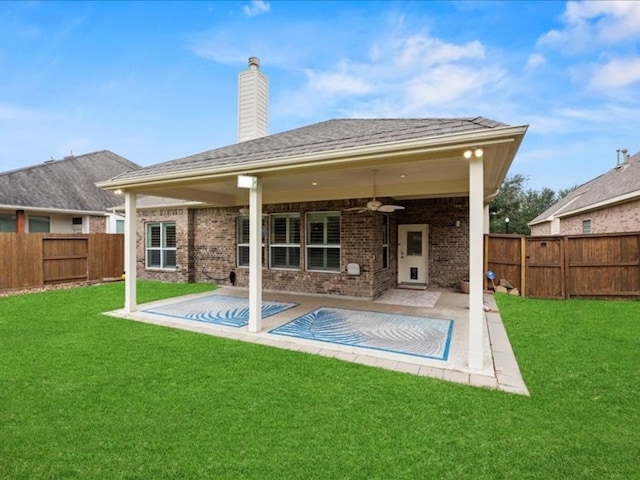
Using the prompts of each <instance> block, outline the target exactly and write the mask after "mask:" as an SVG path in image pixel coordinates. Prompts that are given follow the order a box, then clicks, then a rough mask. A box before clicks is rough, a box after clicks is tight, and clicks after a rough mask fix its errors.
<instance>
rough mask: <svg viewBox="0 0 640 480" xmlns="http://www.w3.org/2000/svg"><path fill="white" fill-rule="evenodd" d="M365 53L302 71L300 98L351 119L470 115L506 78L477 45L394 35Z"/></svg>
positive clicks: (477, 42)
mask: <svg viewBox="0 0 640 480" xmlns="http://www.w3.org/2000/svg"><path fill="white" fill-rule="evenodd" d="M363 50H366V57H364V58H362V59H360V58H358V59H348V60H342V61H340V62H339V63H338V64H337V65H334V66H331V65H330V66H328V67H326V68H324V69H321V68H316V69H314V70H313V71H306V72H305V73H306V74H307V79H308V82H307V84H306V85H305V86H304V87H303V90H304V93H300V94H299V95H300V96H308V97H310V98H316V99H317V101H318V102H321V103H322V107H323V108H325V109H327V110H331V109H334V110H338V111H340V112H341V113H342V114H344V115H349V116H357V117H371V116H382V117H389V116H421V115H424V114H425V112H429V113H430V114H431V113H432V112H433V111H434V110H436V109H446V110H447V111H449V112H452V111H459V110H462V109H466V110H467V111H469V110H471V107H470V106H471V105H472V104H475V106H477V105H478V99H479V98H480V96H481V95H486V93H487V90H494V87H495V86H496V85H499V84H501V83H502V82H503V81H504V79H505V72H504V70H503V69H501V68H500V67H498V66H496V65H493V64H492V63H491V62H487V61H486V60H485V57H486V52H485V48H484V46H483V45H482V44H481V43H480V42H479V41H477V40H476V41H471V42H468V43H463V44H455V43H450V42H445V41H443V40H441V39H439V38H435V37H431V36H429V35H426V34H424V33H418V34H410V35H404V36H403V35H400V34H399V33H398V32H396V33H395V34H392V35H391V36H390V37H387V38H384V39H379V40H378V41H376V42H375V43H374V44H372V45H370V46H369V47H365V49H363ZM356 55H357V52H356ZM316 110H317V109H313V111H314V112H315V111H316ZM308 111H309V110H304V109H301V110H300V114H303V113H304V112H308Z"/></svg>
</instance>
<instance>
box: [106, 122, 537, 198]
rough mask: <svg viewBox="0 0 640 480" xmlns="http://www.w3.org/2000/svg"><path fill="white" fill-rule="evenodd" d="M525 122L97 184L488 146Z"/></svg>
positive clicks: (510, 136) (123, 185)
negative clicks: (488, 128) (509, 125)
mask: <svg viewBox="0 0 640 480" xmlns="http://www.w3.org/2000/svg"><path fill="white" fill-rule="evenodd" d="M527 128H528V126H527V125H521V126H516V127H504V128H495V129H492V130H482V131H480V132H478V131H474V132H466V133H462V134H455V135H447V136H440V137H430V138H426V139H425V138H422V139H417V140H416V139H412V140H403V141H399V142H390V143H383V144H375V145H366V146H362V147H351V148H345V149H341V150H333V151H328V152H315V153H309V154H306V155H296V156H289V157H280V158H276V159H271V160H267V161H260V162H254V163H246V164H242V165H226V166H219V167H213V168H212V167H208V168H205V169H202V170H195V171H194V170H189V171H186V172H176V173H174V174H171V173H169V174H164V175H162V174H160V175H154V176H152V177H146V178H143V179H139V178H134V179H131V180H125V181H118V180H113V181H111V180H108V181H106V182H99V183H96V185H97V186H98V187H100V188H104V189H106V190H118V189H129V190H131V189H136V188H139V187H143V186H149V185H170V184H174V183H180V182H183V181H185V180H187V179H188V180H189V181H193V180H195V179H201V180H206V179H214V178H224V177H231V176H236V175H243V174H257V173H261V172H273V171H278V170H294V169H296V168H301V167H313V166H314V165H315V164H320V165H322V166H327V165H336V164H340V163H354V162H358V161H366V160H372V159H376V158H377V159H380V158H384V157H392V156H393V157H397V156H398V155H399V154H400V155H414V154H417V153H437V152H445V151H451V150H455V149H460V150H464V149H468V148H473V147H478V146H488V145H496V144H503V143H511V142H516V140H517V137H519V136H522V135H524V134H525V133H526V131H527Z"/></svg>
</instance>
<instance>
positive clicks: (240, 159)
mask: <svg viewBox="0 0 640 480" xmlns="http://www.w3.org/2000/svg"><path fill="white" fill-rule="evenodd" d="M252 60H254V62H253V63H252ZM261 75H262V74H261V73H260V72H259V70H258V65H257V61H256V59H250V69H249V70H248V71H246V72H243V73H241V74H240V81H239V86H240V88H239V102H238V103H239V121H238V125H239V142H238V143H236V144H233V145H229V146H226V147H222V148H218V149H215V150H210V151H206V152H202V153H198V154H195V155H191V156H188V157H184V158H180V159H177V160H172V161H169V162H165V163H160V164H156V165H152V166H149V167H145V168H141V169H139V170H136V171H133V172H129V173H125V174H122V175H119V176H117V177H115V178H112V179H111V180H109V181H107V182H101V183H100V184H99V186H101V187H102V188H105V189H109V190H120V191H122V192H123V193H124V195H125V206H124V209H125V217H126V225H125V252H126V253H125V265H126V271H127V277H126V285H125V311H127V312H133V311H135V310H136V309H137V304H136V283H135V280H136V279H137V278H153V279H158V280H163V281H176V282H178V281H182V282H192V281H204V280H207V279H209V278H215V279H220V280H222V281H224V280H225V279H228V278H230V277H233V280H234V281H235V284H236V285H238V286H246V287H248V289H249V311H250V314H249V317H250V319H249V327H248V328H249V331H259V330H261V328H262V320H261V318H260V315H261V313H260V305H261V298H262V297H261V295H262V290H263V289H268V290H284V291H288V292H300V293H316V294H336V295H346V296H354V297H364V298H374V297H377V296H378V295H380V294H382V293H383V292H384V291H385V290H387V289H389V288H392V287H395V286H397V285H398V284H407V285H409V286H422V285H431V286H441V287H451V286H453V285H455V284H457V282H458V281H459V280H460V279H462V278H469V279H470V295H469V302H470V306H469V311H470V339H472V340H471V342H470V347H469V348H470V365H471V366H473V365H476V366H477V365H481V364H482V342H483V324H484V313H483V299H482V285H483V263H482V257H483V234H484V233H486V232H488V223H489V218H488V217H489V215H488V213H489V211H488V205H489V203H490V201H491V199H492V198H493V197H494V196H495V194H496V193H497V191H498V189H499V187H500V185H501V184H502V182H503V180H504V178H505V176H506V174H507V171H508V169H509V167H510V165H511V163H512V161H513V159H514V157H515V154H516V152H517V150H518V148H519V146H520V144H521V142H522V139H523V137H524V134H525V133H526V130H527V126H509V125H506V124H503V123H500V122H496V121H493V120H489V119H486V118H483V117H472V118H448V119H443V118H426V119H337V120H329V121H326V122H320V123H317V124H313V125H308V126H305V127H302V128H298V129H294V130H289V131H286V132H282V133H278V134H273V135H268V134H267V132H266V123H267V122H266V105H265V104H261V105H258V106H257V107H256V106H255V105H254V103H255V102H256V99H258V102H262V101H264V102H266V88H267V82H266V79H265V78H263V77H262V76H261ZM255 89H257V91H256V90H255ZM246 90H248V93H247V91H246ZM247 99H250V100H247ZM260 99H262V100H260ZM246 115H248V116H249V119H246V118H244V116H246ZM157 197H163V198H164V199H165V200H158V198H157ZM170 199H180V200H170ZM185 202H189V203H185ZM231 273H233V275H231Z"/></svg>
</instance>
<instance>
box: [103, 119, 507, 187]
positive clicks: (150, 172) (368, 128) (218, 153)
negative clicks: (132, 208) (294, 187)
mask: <svg viewBox="0 0 640 480" xmlns="http://www.w3.org/2000/svg"><path fill="white" fill-rule="evenodd" d="M507 126H508V125H506V124H504V123H500V122H496V121H493V120H489V119H486V118H483V117H473V118H424V119H334V120H327V121H325V122H320V123H315V124H312V125H308V126H305V127H301V128H297V129H294V130H289V131H286V132H282V133H278V134H274V135H269V136H268V137H262V138H258V139H255V140H250V141H246V142H242V143H237V144H234V145H229V146H227V147H222V148H218V149H215V150H208V151H206V152H202V153H198V154H195V155H190V156H188V157H184V158H179V159H176V160H171V161H168V162H164V163H159V164H156V165H153V166H150V167H146V168H141V169H140V170H136V171H135V172H129V173H125V174H122V175H119V176H117V177H114V178H113V179H112V180H124V179H126V180H135V179H143V178H145V177H149V176H157V175H171V174H178V173H185V172H188V171H191V170H201V169H206V168H212V167H217V166H220V167H221V166H232V165H238V166H241V165H243V164H250V163H255V162H259V161H268V160H272V159H277V158H287V157H294V156H299V155H305V154H312V153H320V152H331V151H337V150H342V149H346V148H352V147H365V146H369V145H381V144H385V143H392V142H399V141H403V140H412V139H418V138H430V137H439V136H446V135H454V134H460V133H466V132H472V131H482V130H490V129H493V128H497V127H507Z"/></svg>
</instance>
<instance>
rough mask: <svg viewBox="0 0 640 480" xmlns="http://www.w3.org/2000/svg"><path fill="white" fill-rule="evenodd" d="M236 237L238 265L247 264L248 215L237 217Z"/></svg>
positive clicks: (244, 265)
mask: <svg viewBox="0 0 640 480" xmlns="http://www.w3.org/2000/svg"><path fill="white" fill-rule="evenodd" d="M236 239H237V243H238V266H239V267H248V266H249V217H248V216H240V217H238V223H237V234H236ZM262 246H263V249H262V266H264V257H265V255H264V225H263V226H262Z"/></svg>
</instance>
